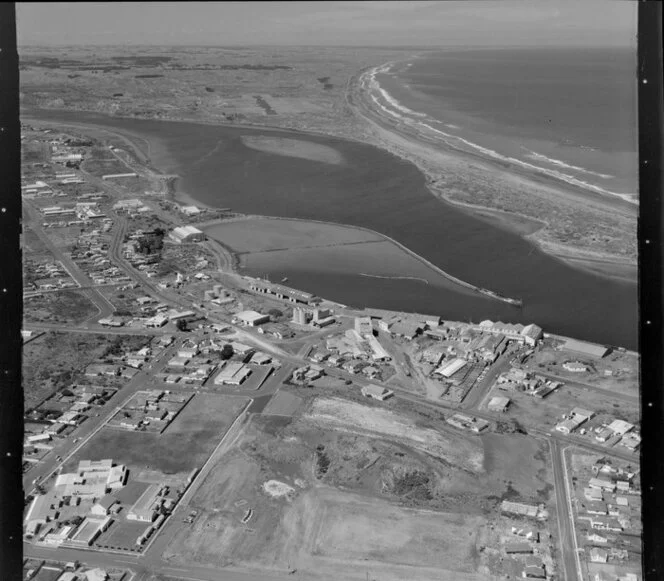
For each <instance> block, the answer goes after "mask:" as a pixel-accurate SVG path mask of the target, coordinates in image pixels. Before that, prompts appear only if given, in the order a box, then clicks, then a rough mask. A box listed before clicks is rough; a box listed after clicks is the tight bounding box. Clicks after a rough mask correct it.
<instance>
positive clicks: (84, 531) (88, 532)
mask: <svg viewBox="0 0 664 581" xmlns="http://www.w3.org/2000/svg"><path fill="white" fill-rule="evenodd" d="M112 522H113V519H112V518H111V517H110V516H107V517H103V518H97V517H91V516H89V517H87V518H86V519H85V520H84V521H83V522H82V523H81V526H80V527H78V529H77V531H76V534H74V536H73V537H72V538H71V539H70V541H69V542H70V543H71V544H73V545H80V546H83V547H89V546H90V545H91V544H92V543H94V541H95V539H96V538H97V537H98V536H99V535H100V534H101V533H103V532H104V531H105V530H106V529H108V527H109V526H111V523H112Z"/></svg>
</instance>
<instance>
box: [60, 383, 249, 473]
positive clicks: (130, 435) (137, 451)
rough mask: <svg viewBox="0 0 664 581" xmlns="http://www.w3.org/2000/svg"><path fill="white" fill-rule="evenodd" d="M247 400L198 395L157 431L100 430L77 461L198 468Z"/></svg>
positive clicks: (139, 468)
mask: <svg viewBox="0 0 664 581" xmlns="http://www.w3.org/2000/svg"><path fill="white" fill-rule="evenodd" d="M245 402H246V400H244V399H242V398H236V397H230V396H219V395H211V394H197V395H196V396H195V397H194V399H193V400H191V401H190V402H189V404H187V407H185V409H184V410H183V411H182V413H181V414H179V415H178V417H177V418H176V419H175V420H174V421H173V422H172V423H171V424H170V425H169V426H168V428H166V430H165V431H164V432H163V433H162V434H160V435H157V434H148V433H142V432H125V431H119V430H112V429H104V430H101V431H100V432H99V433H98V434H97V435H96V436H95V437H94V438H93V439H92V440H91V441H90V442H88V444H87V445H86V446H84V447H83V449H82V450H80V451H79V452H78V453H77V454H76V456H75V457H74V458H73V459H72V460H70V461H69V463H68V468H71V467H73V466H74V465H76V464H77V463H78V461H79V460H83V459H89V460H101V459H103V458H113V460H114V461H115V462H117V463H119V464H126V465H127V466H128V467H129V469H130V470H133V471H134V472H141V471H144V470H153V471H155V470H156V471H159V472H162V473H164V474H167V475H169V474H179V473H183V472H189V471H191V470H193V469H194V468H200V467H201V466H202V465H203V464H204V462H205V460H206V459H207V458H208V456H209V455H210V453H211V452H212V450H213V449H214V448H215V446H216V445H217V444H218V443H219V440H220V439H221V437H222V436H223V435H224V433H225V432H226V429H227V428H228V427H229V426H230V424H231V423H232V422H233V420H234V419H235V418H236V416H237V415H238V413H239V412H240V410H241V409H242V408H243V406H244V405H245Z"/></svg>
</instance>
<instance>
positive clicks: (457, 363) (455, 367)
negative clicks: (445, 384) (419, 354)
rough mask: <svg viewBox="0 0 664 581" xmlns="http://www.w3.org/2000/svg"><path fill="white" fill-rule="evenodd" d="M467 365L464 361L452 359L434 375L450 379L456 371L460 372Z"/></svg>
mask: <svg viewBox="0 0 664 581" xmlns="http://www.w3.org/2000/svg"><path fill="white" fill-rule="evenodd" d="M467 363H468V362H467V361H466V360H465V359H461V358H460V357H457V358H456V359H453V360H452V361H450V362H449V363H444V364H443V365H441V366H440V367H439V368H438V369H436V370H435V371H434V373H437V374H438V375H442V376H443V377H446V378H450V377H452V376H453V375H454V374H455V373H457V372H458V371H461V369H463V368H464V367H465V366H466V364H467Z"/></svg>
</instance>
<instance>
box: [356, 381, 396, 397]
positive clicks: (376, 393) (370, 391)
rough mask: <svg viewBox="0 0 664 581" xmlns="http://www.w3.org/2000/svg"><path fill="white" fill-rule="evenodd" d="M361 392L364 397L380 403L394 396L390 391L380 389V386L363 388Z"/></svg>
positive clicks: (371, 385)
mask: <svg viewBox="0 0 664 581" xmlns="http://www.w3.org/2000/svg"><path fill="white" fill-rule="evenodd" d="M361 391H362V395H363V396H364V397H371V398H373V399H377V400H380V401H384V400H386V399H388V398H390V397H392V396H393V395H394V392H393V391H390V390H389V389H387V388H385V387H381V386H380V385H373V384H370V385H366V386H364V387H363V388H362V390H361Z"/></svg>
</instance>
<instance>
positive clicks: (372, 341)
mask: <svg viewBox="0 0 664 581" xmlns="http://www.w3.org/2000/svg"><path fill="white" fill-rule="evenodd" d="M365 339H366V341H367V343H368V345H369V347H371V351H372V355H371V357H372V359H373V360H374V361H391V360H392V356H391V355H390V354H389V353H388V352H387V351H385V349H384V348H383V346H382V345H381V344H380V342H379V341H378V339H376V337H374V336H373V335H365Z"/></svg>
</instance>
